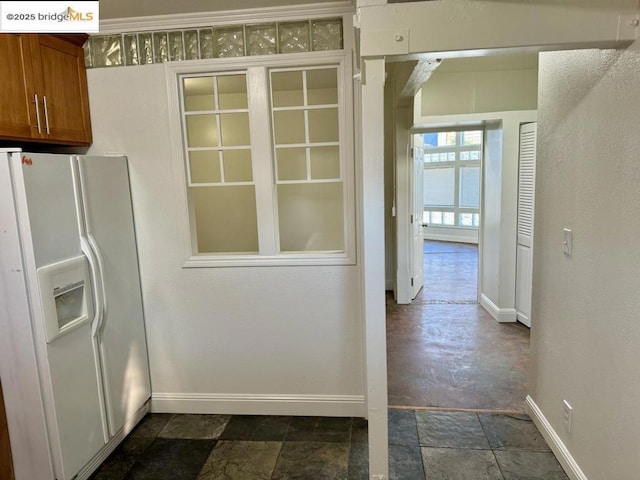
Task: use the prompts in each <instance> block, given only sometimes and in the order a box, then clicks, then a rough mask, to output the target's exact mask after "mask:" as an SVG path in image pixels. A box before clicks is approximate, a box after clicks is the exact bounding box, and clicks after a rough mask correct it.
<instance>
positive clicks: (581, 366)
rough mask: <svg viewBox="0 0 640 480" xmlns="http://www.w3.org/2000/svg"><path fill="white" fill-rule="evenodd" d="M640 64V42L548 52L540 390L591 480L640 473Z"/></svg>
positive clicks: (541, 184)
mask: <svg viewBox="0 0 640 480" xmlns="http://www.w3.org/2000/svg"><path fill="white" fill-rule="evenodd" d="M639 71H640V42H636V43H634V44H633V45H632V46H631V47H629V48H628V49H627V50H619V51H616V50H586V51H574V52H558V53H543V54H541V57H540V98H539V137H538V164H537V186H536V217H535V245H534V257H533V258H534V290H533V323H534V326H533V328H532V342H533V349H534V354H533V365H534V370H533V372H532V378H531V396H532V397H533V399H534V400H535V402H536V403H537V404H538V406H539V407H540V408H541V409H542V411H543V413H544V415H545V416H546V418H547V419H548V420H549V421H550V422H551V425H552V426H553V428H554V429H555V430H556V432H557V433H558V434H559V435H560V437H561V438H562V440H563V442H564V443H565V444H566V446H567V447H568V449H569V450H570V452H571V454H572V455H573V457H574V458H575V459H576V460H577V461H578V463H579V464H580V466H581V468H582V470H583V471H584V473H585V474H586V476H587V477H588V478H589V480H628V479H632V478H638V472H640V456H639V455H638V445H640V429H638V425H640V410H638V404H639V403H640V376H639V375H638V361H639V359H640V321H638V312H639V311H640V294H639V292H640V275H639V273H638V272H640V250H639V249H638V239H639V238H640V135H639V130H638V125H640V94H639V93H638V92H640V76H639V75H638V72H639ZM565 227H566V228H571V229H572V230H573V247H574V248H573V256H572V257H567V256H565V255H564V254H563V253H562V242H563V237H562V229H563V228H565ZM563 399H566V400H568V401H569V403H571V405H572V406H573V409H574V412H573V429H572V432H571V433H567V432H565V430H564V429H563V422H562V408H561V405H562V400H563Z"/></svg>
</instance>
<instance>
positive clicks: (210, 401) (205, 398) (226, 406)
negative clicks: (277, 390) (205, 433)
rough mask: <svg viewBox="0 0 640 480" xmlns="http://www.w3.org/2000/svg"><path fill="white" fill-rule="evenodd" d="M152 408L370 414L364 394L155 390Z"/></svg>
mask: <svg viewBox="0 0 640 480" xmlns="http://www.w3.org/2000/svg"><path fill="white" fill-rule="evenodd" d="M151 411H152V412H156V413H206V414H216V413H217V414H227V415H308V416H319V417H364V416H365V415H366V408H365V403H364V396H363V395H260V394H218V393H154V394H153V396H152V397H151Z"/></svg>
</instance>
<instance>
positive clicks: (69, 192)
mask: <svg viewBox="0 0 640 480" xmlns="http://www.w3.org/2000/svg"><path fill="white" fill-rule="evenodd" d="M21 157H22V158H21ZM11 165H12V171H13V176H14V188H15V195H16V199H17V202H18V203H19V205H20V206H19V207H18V208H19V209H21V211H25V210H26V212H27V217H28V218H27V220H28V222H26V224H25V223H24V216H23V215H21V216H20V218H21V222H23V225H22V226H21V230H22V243H23V250H24V251H25V268H26V271H27V276H28V277H29V275H33V276H34V277H35V276H36V269H37V268H39V267H42V266H46V265H49V264H53V263H57V262H60V261H64V260H67V259H69V258H75V257H78V256H80V255H81V249H80V236H79V229H78V212H77V208H76V195H75V191H74V182H73V175H72V158H71V157H69V156H65V155H46V154H28V153H23V154H22V155H14V156H13V158H12V163H11ZM29 252H32V255H31V254H30V253H29ZM30 272H33V273H30ZM29 285H30V289H31V290H32V291H31V298H32V302H33V313H32V314H33V325H34V329H35V330H36V341H37V343H38V345H39V346H38V349H44V351H45V352H46V356H45V357H44V359H42V358H41V359H39V362H40V368H41V377H42V383H43V389H45V391H46V394H45V395H44V400H45V404H46V410H47V420H48V424H49V429H50V430H51V439H52V442H51V449H52V453H53V459H54V466H55V470H56V475H57V478H60V479H65V480H69V479H71V478H73V476H74V475H76V473H78V471H79V470H80V469H81V468H82V467H83V466H84V465H85V464H86V463H87V462H88V461H89V460H90V459H91V458H92V457H93V456H94V455H95V454H96V453H97V452H98V451H99V450H100V449H101V448H102V447H103V446H104V444H105V440H106V438H105V437H106V435H107V433H108V432H105V427H106V418H105V408H104V404H103V400H102V392H101V390H102V383H101V381H100V377H99V376H98V372H99V365H97V364H96V361H95V358H96V356H97V348H96V346H95V345H96V342H94V340H93V338H92V335H91V322H90V321H89V322H86V323H82V324H81V325H79V326H78V327H77V328H75V329H73V330H72V331H70V332H68V333H67V334H66V335H62V336H59V337H58V338H56V339H54V340H53V341H52V342H51V343H46V330H45V319H44V315H43V308H42V304H41V302H39V301H38V299H39V298H40V293H41V292H40V290H41V289H40V288H37V289H34V288H33V285H38V282H37V279H36V280H35V283H34V282H32V281H29Z"/></svg>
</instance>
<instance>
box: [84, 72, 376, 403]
mask: <svg viewBox="0 0 640 480" xmlns="http://www.w3.org/2000/svg"><path fill="white" fill-rule="evenodd" d="M88 74H89V75H88V76H89V92H90V98H91V113H92V120H93V132H94V145H93V147H92V149H91V152H92V153H108V152H113V151H118V152H124V153H126V154H127V155H128V156H129V159H130V162H131V177H132V189H133V201H134V212H135V217H136V226H137V234H138V242H139V247H140V268H141V275H142V287H143V295H144V301H145V313H146V322H147V336H148V342H149V357H150V358H149V359H150V365H151V380H152V387H153V392H154V395H157V394H158V393H161V394H177V395H192V394H193V395H202V396H204V397H206V396H207V395H210V394H213V395H224V394H239V395H243V394H259V395H294V396H295V395H312V396H314V395H318V396H322V395H328V396H332V395H334V396H335V395H338V396H339V395H347V396H349V395H354V396H358V395H363V389H364V385H363V376H364V374H363V360H362V356H363V354H362V349H363V346H362V323H361V312H360V302H361V292H360V274H359V267H358V266H341V267H330V266H325V267H256V268H249V267H235V268H189V269H184V268H182V265H183V263H184V261H185V249H184V241H183V232H182V231H181V225H182V224H183V222H182V219H181V217H180V216H181V215H183V212H182V211H181V210H180V208H178V202H177V200H176V192H177V189H178V188H183V187H182V186H181V185H177V184H176V175H175V173H174V162H173V160H172V159H171V155H170V144H169V134H168V128H169V123H168V107H167V92H166V83H165V75H164V67H163V66H162V65H152V66H144V67H135V68H110V69H96V70H90V71H89V72H88Z"/></svg>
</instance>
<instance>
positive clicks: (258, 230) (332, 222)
mask: <svg viewBox="0 0 640 480" xmlns="http://www.w3.org/2000/svg"><path fill="white" fill-rule="evenodd" d="M280 63H282V62H280ZM179 85H180V87H179V89H180V95H181V117H182V129H183V147H184V157H185V179H186V183H187V186H186V187H187V202H188V210H189V212H188V215H189V224H190V229H191V254H192V257H191V258H190V261H193V262H195V263H198V264H199V265H195V264H194V265H193V266H209V265H211V266H216V263H218V264H225V265H227V264H229V265H233V264H234V261H238V262H239V263H238V264H242V265H245V264H252V263H251V262H252V261H255V262H256V264H260V261H265V260H266V261H267V262H268V263H269V264H274V263H275V264H279V263H282V264H316V263H318V264H346V263H353V261H354V244H355V239H354V236H355V224H354V213H353V210H354V205H353V203H354V201H353V187H352V185H351V184H352V182H353V176H352V173H351V172H352V170H353V153H352V151H351V150H352V144H351V142H350V141H348V138H349V137H350V135H349V133H348V132H349V130H348V129H349V128H350V127H349V124H350V123H351V122H349V121H348V117H349V115H351V110H350V108H347V105H348V103H347V101H346V98H347V97H349V98H350V95H349V92H348V91H345V90H348V88H346V86H347V85H349V83H348V77H346V76H345V72H344V61H340V62H334V63H330V62H327V63H321V64H312V65H302V66H299V65H297V66H288V65H286V66H281V65H275V66H259V67H250V68H246V69H242V70H229V71H216V72H207V73H197V74H191V73H189V74H183V75H179ZM202 262H205V263H202ZM187 264H189V261H188V262H187ZM187 266H189V265H187Z"/></svg>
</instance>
